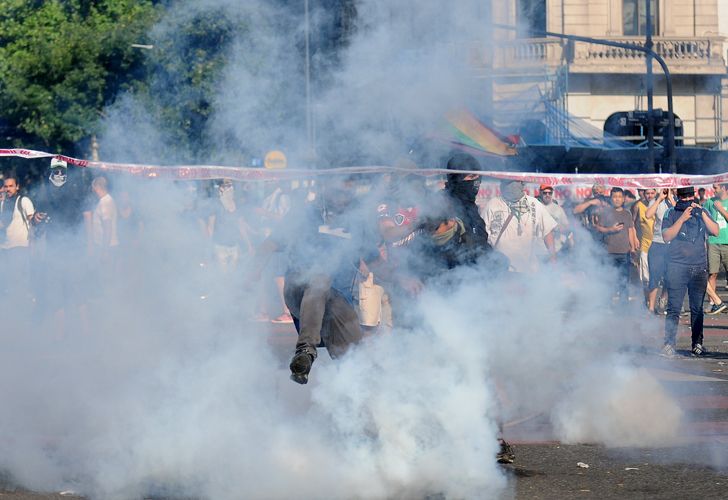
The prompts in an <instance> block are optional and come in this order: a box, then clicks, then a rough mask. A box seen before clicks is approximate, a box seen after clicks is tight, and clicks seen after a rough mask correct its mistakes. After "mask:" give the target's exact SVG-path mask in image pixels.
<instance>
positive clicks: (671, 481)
mask: <svg viewBox="0 0 728 500" xmlns="http://www.w3.org/2000/svg"><path fill="white" fill-rule="evenodd" d="M661 324H662V322H661V321H659V322H656V325H657V327H656V328H655V331H653V332H647V333H644V332H643V334H642V335H641V346H639V349H641V352H640V353H639V356H641V358H640V359H641V360H642V361H643V363H644V366H645V367H646V368H647V369H649V370H650V371H651V372H652V373H653V374H654V375H655V376H656V377H657V378H658V379H659V380H660V381H661V382H662V384H663V386H664V387H666V388H667V389H668V391H669V392H671V393H672V394H673V395H674V396H675V397H676V398H677V399H678V400H679V402H680V406H681V407H682V408H683V410H684V411H685V412H686V415H687V418H686V423H685V428H684V430H683V432H684V436H683V438H684V439H682V440H681V442H680V444H679V445H678V446H666V447H657V448H607V447H604V446H598V445H594V444H589V443H584V444H573V445H564V444H561V443H559V442H557V441H556V440H555V438H554V437H553V436H551V435H549V423H548V422H547V421H546V420H545V418H544V417H536V418H534V419H531V420H530V421H527V422H524V423H522V424H521V423H519V424H516V425H514V426H512V427H509V428H507V429H506V430H505V437H506V439H507V440H508V441H510V442H511V443H513V444H514V446H515V451H516V460H515V462H514V463H513V464H510V465H504V466H503V468H504V471H505V472H506V474H507V476H508V477H509V478H510V485H511V488H510V490H509V494H508V495H507V496H509V497H510V496H511V494H512V496H513V497H515V498H516V499H584V498H595V499H597V498H598V499H611V498H629V499H643V498H645V499H647V498H649V499H653V498H654V499H686V498H700V499H703V500H705V499H714V498H715V499H718V498H721V499H723V498H728V314H725V313H723V314H719V315H717V316H707V315H706V320H705V346H706V347H707V349H708V351H709V354H708V355H707V356H705V357H702V358H693V357H691V356H690V355H689V348H690V333H689V318H687V317H684V318H682V319H681V325H680V330H679V335H678V352H679V353H680V354H681V355H680V356H678V357H676V358H674V359H669V360H666V359H665V358H662V357H660V356H659V355H658V351H659V347H660V343H661V338H662V330H661ZM295 338H296V337H295V331H294V330H293V327H292V325H271V328H270V334H269V337H268V342H269V344H270V345H271V346H272V347H273V348H274V350H275V351H276V352H278V353H279V355H280V356H281V359H282V360H284V359H285V357H287V356H289V355H290V353H291V352H292V351H293V346H294V344H295ZM539 419H542V420H539ZM578 464H581V465H578ZM585 466H588V467H585ZM5 498H7V499H13V500H35V499H43V500H49V499H54V500H57V499H68V498H74V496H73V495H70V494H68V493H66V494H64V495H61V494H60V493H59V492H32V491H27V490H25V489H23V488H22V486H18V485H11V484H9V483H8V482H7V481H3V479H2V475H1V474H0V499H5ZM76 498H78V497H76Z"/></svg>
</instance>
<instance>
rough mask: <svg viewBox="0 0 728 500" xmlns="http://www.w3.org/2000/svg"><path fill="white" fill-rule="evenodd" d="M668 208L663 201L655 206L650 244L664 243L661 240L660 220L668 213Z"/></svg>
mask: <svg viewBox="0 0 728 500" xmlns="http://www.w3.org/2000/svg"><path fill="white" fill-rule="evenodd" d="M669 208H670V206H669V205H668V204H667V202H666V201H665V200H662V201H661V202H660V204H659V205H658V206H657V212H655V225H654V226H653V228H652V243H665V240H664V239H662V218H663V217H664V216H665V212H667V211H668V209H669Z"/></svg>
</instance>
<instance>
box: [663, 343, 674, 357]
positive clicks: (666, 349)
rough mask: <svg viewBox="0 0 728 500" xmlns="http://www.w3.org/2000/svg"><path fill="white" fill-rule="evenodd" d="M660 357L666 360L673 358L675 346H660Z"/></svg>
mask: <svg viewBox="0 0 728 500" xmlns="http://www.w3.org/2000/svg"><path fill="white" fill-rule="evenodd" d="M660 356H664V357H666V358H674V357H675V346H673V345H670V344H665V345H664V346H662V350H661V351H660Z"/></svg>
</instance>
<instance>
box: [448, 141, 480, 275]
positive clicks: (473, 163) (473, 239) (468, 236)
mask: <svg viewBox="0 0 728 500" xmlns="http://www.w3.org/2000/svg"><path fill="white" fill-rule="evenodd" d="M447 169H448V170H466V171H477V170H480V165H479V164H478V162H477V160H476V159H475V158H473V157H472V156H470V155H467V154H463V153H459V154H455V155H453V156H452V157H451V158H450V159H449V160H448V162H447ZM479 190H480V175H479V174H448V175H447V183H446V184H445V194H446V195H447V197H448V201H449V205H448V207H447V211H448V213H447V214H445V215H446V217H447V218H455V219H458V220H459V221H461V222H462V224H463V235H462V237H461V238H460V240H461V241H459V242H458V249H457V253H458V256H457V258H456V261H457V263H474V262H475V261H477V259H478V258H479V257H480V256H482V255H483V254H485V253H486V252H487V251H488V250H489V249H490V245H489V244H488V232H487V228H486V227H485V221H484V220H483V218H482V217H481V216H480V211H479V209H478V205H476V204H475V199H476V197H477V196H478V191H479Z"/></svg>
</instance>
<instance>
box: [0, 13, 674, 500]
mask: <svg viewBox="0 0 728 500" xmlns="http://www.w3.org/2000/svg"><path fill="white" fill-rule="evenodd" d="M275 5H278V4H275V3H272V2H245V3H244V5H241V3H239V2H232V1H229V2H225V1H222V0H221V1H215V2H213V1H207V2H197V3H194V4H193V3H191V2H190V3H189V4H187V3H180V4H179V5H178V7H177V9H175V11H174V13H173V17H171V18H168V19H165V20H164V21H163V22H162V23H161V24H160V25H159V26H158V27H157V28H156V31H155V32H154V33H152V37H154V36H157V37H162V38H163V37H164V36H167V35H168V34H169V31H170V30H174V29H175V27H176V26H177V24H178V23H179V22H180V20H181V19H189V18H190V17H194V16H195V15H198V14H199V13H200V12H203V11H204V10H205V9H210V8H214V9H218V10H219V11H220V12H223V13H225V14H226V15H230V16H239V17H240V18H245V17H246V16H250V19H253V21H251V22H250V23H249V30H248V31H246V32H245V33H244V34H241V37H240V38H239V39H237V40H235V42H234V43H233V44H231V45H230V47H229V50H228V53H227V55H228V65H227V66H226V67H225V68H224V70H223V71H222V72H221V73H220V77H219V79H218V81H217V82H216V85H217V86H218V92H217V93H216V95H217V100H216V101H215V102H214V103H213V114H212V118H211V120H210V122H209V128H208V129H206V130H205V135H206V140H208V141H210V142H209V144H211V145H212V146H211V147H210V148H209V150H208V152H209V153H210V157H211V158H224V159H227V160H229V161H233V160H234V159H235V158H239V157H240V154H241V152H240V151H241V150H244V151H245V152H246V154H247V153H248V152H254V151H257V152H259V151H264V150H265V149H267V148H269V147H270V146H271V145H276V146H278V145H279V144H281V142H280V141H283V140H285V144H286V146H287V147H288V148H289V149H288V150H289V151H291V152H292V153H291V155H290V156H291V157H293V158H295V157H299V158H302V157H305V152H304V149H305V147H304V144H305V141H304V140H303V139H302V133H301V127H300V124H301V120H300V119H298V118H295V117H293V118H292V119H291V120H290V121H289V120H288V117H289V116H293V115H295V114H296V112H299V111H300V110H301V104H300V100H301V91H300V88H301V85H302V83H301V82H296V81H295V79H296V78H297V77H298V76H300V75H298V76H297V75H296V72H295V71H293V70H292V68H296V67H297V64H299V63H298V62H296V61H294V60H293V59H295V57H296V54H295V51H294V50H292V48H291V45H290V43H289V42H290V40H291V36H294V35H300V33H301V26H300V23H299V21H298V20H295V19H292V18H291V17H290V15H285V11H281V10H278V9H276V8H275ZM357 6H358V9H359V17H358V29H357V31H356V34H355V36H353V38H352V39H351V40H350V44H349V46H348V49H347V50H346V51H345V52H343V53H342V54H341V55H340V65H339V66H337V67H332V68H330V71H331V72H330V77H329V81H328V84H327V85H326V86H323V88H321V89H319V90H318V93H317V94H316V96H315V107H316V115H317V120H318V124H319V138H320V142H319V147H320V149H321V150H322V151H326V152H327V153H328V154H329V155H331V156H332V157H336V158H341V159H342V161H344V160H347V159H352V158H366V157H377V156H379V157H383V158H388V159H389V160H390V161H391V162H392V163H393V162H394V160H395V159H396V158H397V157H398V156H399V154H401V153H403V152H406V150H407V148H406V147H405V143H406V139H407V138H408V137H414V136H417V135H419V134H421V133H423V132H427V131H428V130H429V127H430V124H432V123H434V122H435V121H436V119H435V118H436V117H439V116H441V115H442V113H443V112H444V111H446V110H448V109H451V108H452V107H453V106H455V105H458V104H460V103H461V102H462V101H463V96H467V97H468V98H470V97H471V96H472V95H473V93H472V89H473V88H474V86H477V81H474V80H473V79H472V78H471V77H468V75H467V70H466V68H467V66H466V65H465V64H464V63H462V61H461V60H458V58H453V57H452V56H453V54H462V52H461V51H460V50H459V46H458V45H457V44H458V43H460V42H463V41H468V42H470V41H477V40H478V39H479V37H480V33H481V26H482V23H483V21H484V20H483V18H482V15H481V14H482V13H481V11H480V2H476V1H467V2H456V3H455V4H452V5H448V6H447V8H446V9H445V8H443V7H442V3H441V2H435V1H429V0H428V1H421V0H418V1H417V2H415V1H414V0H408V1H402V2H377V1H373V0H372V1H362V2H359V3H358V4H357ZM278 15H283V16H284V17H283V18H281V19H278V20H277V21H276V20H275V19H274V18H275V16H278ZM281 26H284V27H290V26H294V27H295V29H294V30H293V31H292V32H284V33H281ZM291 33H292V34H293V35H292V34H291ZM157 46H159V44H157V43H155V47H157ZM175 48H177V49H182V47H174V46H172V47H171V48H170V50H173V49H175ZM255 51H259V52H263V53H265V54H268V55H270V57H263V58H262V59H256V61H264V62H265V64H262V66H261V67H258V68H257V69H255V70H254V68H255V65H251V64H250V60H247V58H250V57H253V56H252V55H251V52H255ZM466 100H467V99H466ZM271 102H273V105H274V106H273V108H270V111H271V115H270V120H268V119H262V116H263V114H264V113H262V110H264V109H266V107H267V106H268V105H269V104H270V103H271ZM281 111H282V112H281ZM109 116H110V118H109V120H108V122H107V124H106V125H107V128H106V135H105V136H104V137H102V139H101V144H102V154H103V155H104V156H105V158H108V159H109V160H114V161H143V162H145V163H151V162H155V161H167V162H171V161H183V160H184V159H186V158H185V156H186V155H187V154H188V152H187V151H184V150H182V151H179V150H176V149H175V142H174V139H173V138H172V137H171V136H169V135H168V132H162V130H165V129H164V127H161V126H160V120H161V118H160V117H159V116H153V115H151V116H150V115H149V114H147V113H145V111H144V103H143V102H138V101H136V100H135V96H127V97H125V98H123V99H122V100H121V101H120V102H119V103H118V104H117V106H116V107H115V108H114V109H113V110H112V111H111V112H110V115H109ZM261 120H262V121H261ZM166 130H168V129H166ZM230 138H232V142H234V143H236V144H237V143H239V144H240V147H239V149H238V150H237V151H235V150H233V148H231V147H230V143H229V142H228V141H229V139H230ZM112 181H113V184H114V185H113V188H114V189H113V191H112V193H113V194H114V195H116V193H120V192H121V191H124V190H128V191H129V192H131V193H133V200H134V205H135V208H136V209H137V211H138V213H139V214H141V215H142V217H143V221H144V232H143V236H142V237H141V240H140V241H139V245H138V246H137V247H136V248H127V249H126V250H124V252H123V254H122V255H120V256H119V257H120V258H121V259H122V261H123V262H124V269H125V273H124V274H122V275H108V274H107V276H108V279H106V280H101V281H93V282H91V281H87V279H88V278H90V277H96V276H98V275H99V273H98V272H90V270H89V263H88V261H87V259H86V257H85V254H84V251H83V248H78V247H72V246H70V245H69V249H73V251H70V250H69V251H64V252H62V253H60V254H58V253H54V252H55V251H56V249H48V250H47V251H48V252H50V255H51V256H52V258H51V259H50V260H51V263H52V264H54V265H58V266H60V267H61V268H62V269H63V270H64V273H65V277H66V279H68V283H70V284H73V286H69V287H67V288H66V290H65V292H64V296H63V297H62V299H63V301H64V304H65V313H66V319H65V323H62V322H61V321H60V320H59V317H58V315H57V313H56V312H55V311H51V310H44V311H40V312H37V313H36V314H35V315H34V316H33V317H24V316H23V315H22V314H18V313H17V312H16V314H10V312H9V311H14V310H15V311H19V309H17V308H16V309H14V307H13V305H12V304H11V305H10V306H8V304H6V305H5V308H6V314H5V315H4V320H3V328H2V339H3V344H4V349H3V353H2V356H3V362H2V363H0V370H2V371H1V372H0V373H1V374H2V378H3V380H4V381H5V382H4V383H3V384H2V386H0V387H1V390H0V397H2V401H3V411H2V418H0V436H2V438H0V457H1V458H0V466H2V468H4V469H5V470H7V471H8V472H9V473H10V474H11V475H12V477H13V478H14V480H15V481H16V482H18V483H20V484H22V485H24V486H27V487H31V488H35V489H41V490H54V489H55V490H59V489H67V488H72V489H75V490H77V491H81V492H83V493H85V494H88V495H89V496H92V497H95V498H107V499H113V498H138V497H141V496H142V495H146V494H160V495H162V494H163V495H168V496H184V497H190V496H192V497H196V496H197V497H203V498H215V499H225V498H289V497H290V496H291V494H295V495H297V496H298V497H301V498H320V497H329V498H355V497H356V498H421V497H423V496H425V495H428V494H434V493H442V494H444V495H445V496H446V497H448V498H495V497H498V496H499V495H507V493H508V482H507V479H506V477H505V476H504V474H503V472H502V471H501V470H500V469H498V468H497V466H496V464H495V460H494V458H493V457H494V455H495V452H496V448H497V442H496V436H497V427H498V425H497V422H498V421H505V422H508V421H510V420H513V419H516V418H518V417H519V416H523V415H528V414H532V413H539V414H544V415H546V416H549V417H550V418H552V419H553V421H554V422H555V423H556V429H557V431H558V432H559V434H558V436H557V437H560V438H563V439H565V440H567V441H572V440H580V441H581V440H593V441H598V442H604V443H606V444H609V445H617V444H628V445H640V444H654V443H655V442H659V441H661V440H663V439H667V438H669V436H671V435H674V433H675V431H676V427H677V425H678V423H679V420H680V415H679V411H678V410H677V409H676V408H675V407H674V403H672V402H671V401H670V399H669V398H668V397H667V396H665V395H664V394H663V393H662V392H661V391H660V390H659V386H658V384H657V383H656V382H655V381H654V380H653V379H652V378H650V377H649V376H648V375H646V374H645V373H644V371H642V370H640V369H639V368H635V367H633V366H634V365H632V364H631V363H630V361H629V355H628V354H623V355H622V356H614V353H616V352H617V350H618V349H619V348H620V347H621V346H623V345H625V344H626V345H630V344H631V343H632V342H633V339H631V338H630V337H629V333H628V329H627V328H623V329H615V328H614V327H613V326H612V324H611V323H610V321H613V320H614V318H611V317H610V316H609V315H608V314H606V313H605V310H604V308H601V307H595V304H597V305H599V304H604V303H606V302H607V301H608V298H609V293H610V290H611V284H612V279H613V278H612V272H611V271H610V270H608V269H606V268H604V267H603V266H602V264H600V263H599V262H598V261H597V260H596V259H595V258H594V257H593V255H592V254H591V253H590V250H591V245H590V243H589V241H588V238H582V240H581V243H583V246H582V249H583V252H582V253H577V254H576V255H575V256H574V259H575V264H574V266H573V268H574V269H577V270H580V271H579V272H573V271H569V272H566V271H565V270H563V269H561V268H553V269H547V270H545V271H544V272H543V273H542V274H541V275H537V276H533V277H528V279H525V280H522V281H518V280H516V281H514V280H496V279H494V278H493V277H492V275H491V274H490V273H489V270H488V269H485V268H481V269H471V268H467V269H460V270H458V271H455V272H454V273H453V274H452V275H451V276H449V277H448V279H446V280H442V281H441V282H437V283H435V284H434V285H433V286H431V287H430V288H428V290H427V291H426V293H425V294H424V295H423V296H422V297H421V299H420V300H418V301H413V302H411V303H407V305H406V307H407V308H410V309H411V310H410V311H409V312H410V313H411V314H412V315H414V316H416V317H418V318H419V319H420V321H419V323H418V324H419V326H418V328H416V329H414V330H406V331H395V332H394V333H393V334H392V335H385V336H375V337H371V338H368V339H367V340H366V341H365V342H363V343H362V344H361V345H359V346H357V347H356V348H355V349H353V350H352V351H351V352H350V353H348V354H347V355H346V356H344V357H343V358H342V359H339V360H336V361H329V360H327V359H325V358H326V356H325V355H322V356H320V357H319V358H318V360H317V361H316V363H315V364H314V371H313V373H312V383H311V384H310V385H309V386H308V387H299V386H295V385H294V384H292V383H291V382H290V381H289V380H288V370H287V367H286V364H287V360H286V356H288V355H289V354H290V353H286V354H285V355H283V356H278V355H277V353H276V350H275V349H273V348H271V346H270V345H269V344H268V342H267V341H266V338H267V333H266V329H265V328H263V327H255V326H253V324H252V323H250V322H248V321H245V319H246V318H248V317H249V316H250V314H251V313H252V311H253V309H254V307H255V304H256V303H257V302H258V300H259V299H260V295H262V294H263V291H262V290H261V288H262V286H261V285H255V286H251V285H250V284H249V283H246V282H244V280H243V278H242V277H243V276H244V275H245V271H246V267H247V266H249V265H250V261H246V260H245V259H243V260H242V261H241V262H240V265H239V267H240V269H239V271H238V273H236V274H231V273H228V274H224V273H220V272H218V271H217V270H216V269H214V267H213V266H205V267H200V262H202V261H204V260H209V255H208V254H207V253H206V252H208V251H209V250H208V249H207V247H206V246H205V245H206V240H204V238H203V237H202V236H201V229H200V227H198V220H197V219H198V216H199V214H205V215H206V214H208V213H209V208H204V209H202V208H199V207H198V210H197V211H195V209H194V206H193V205H194V203H192V202H193V201H194V199H195V196H196V195H195V193H194V192H191V191H190V190H189V186H190V185H191V184H188V185H172V184H166V183H163V182H161V181H149V180H141V179H139V178H133V177H128V178H121V177H120V178H116V179H112ZM373 185H374V186H376V183H373ZM241 187H242V186H240V185H238V188H241ZM374 189H375V191H374V192H372V193H370V198H371V200H377V199H378V198H381V197H383V196H384V194H383V193H382V192H377V191H376V188H374ZM403 189H404V188H403ZM400 195H401V196H405V197H406V196H408V194H407V193H406V192H404V193H402V192H401V193H400ZM412 196H415V197H416V196H419V194H413V195H412ZM218 202H219V201H218V200H216V199H213V200H212V201H211V203H213V204H214V203H218ZM375 207H376V205H366V204H365V205H363V208H361V210H360V211H357V212H353V213H352V214H351V217H354V218H355V220H356V221H357V224H361V225H365V224H371V223H372V219H373V218H374V217H375V215H374V214H375V210H374V208H375ZM296 229H297V228H295V227H288V228H286V230H287V231H296ZM69 239H70V237H69ZM334 257H335V256H326V258H327V259H328V258H334ZM101 271H102V275H103V271H104V270H103V269H101ZM569 276H572V278H571V279H570V280H569V279H567V278H565V277H569ZM35 279H40V278H38V277H36V278H35ZM201 296H204V297H205V299H204V300H201V298H200V297H201ZM84 318H85V319H84ZM64 324H65V325H66V326H65V329H63V328H62V327H63V325H64ZM646 393H649V394H650V395H651V396H650V398H651V399H650V400H651V401H654V402H655V405H656V406H655V408H661V410H660V413H659V414H661V415H669V418H667V419H665V420H664V426H663V427H661V428H658V429H655V428H654V427H653V426H652V423H653V421H652V416H653V414H651V413H650V412H645V411H639V412H632V413H630V414H629V415H628V416H629V418H628V419H627V421H625V417H626V416H627V415H626V413H625V411H626V409H628V408H633V407H634V405H637V404H640V403H642V404H641V405H640V408H642V409H644V395H645V394H646ZM622 407H624V409H623V408H622ZM628 428H629V429H628ZM622 431H625V432H622ZM637 431H639V432H637Z"/></svg>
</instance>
